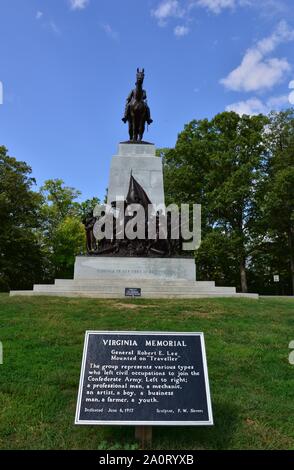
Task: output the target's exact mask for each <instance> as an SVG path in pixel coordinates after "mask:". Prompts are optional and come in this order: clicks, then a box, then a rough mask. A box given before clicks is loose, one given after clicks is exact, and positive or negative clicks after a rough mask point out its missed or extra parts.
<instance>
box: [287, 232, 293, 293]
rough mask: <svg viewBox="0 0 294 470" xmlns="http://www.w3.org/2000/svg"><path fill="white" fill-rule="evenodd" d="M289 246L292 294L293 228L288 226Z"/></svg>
mask: <svg viewBox="0 0 294 470" xmlns="http://www.w3.org/2000/svg"><path fill="white" fill-rule="evenodd" d="M288 240H289V248H290V272H291V282H292V295H294V246H293V245H294V244H293V230H292V229H291V228H290V230H289V232H288Z"/></svg>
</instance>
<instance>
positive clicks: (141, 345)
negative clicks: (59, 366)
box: [75, 331, 213, 425]
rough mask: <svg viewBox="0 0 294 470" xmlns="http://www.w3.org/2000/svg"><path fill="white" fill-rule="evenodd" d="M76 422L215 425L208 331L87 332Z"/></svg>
mask: <svg viewBox="0 0 294 470" xmlns="http://www.w3.org/2000/svg"><path fill="white" fill-rule="evenodd" d="M75 423H76V424H99V425H101V424H119V425H122V424H126V425H128V424H134V425H157V424H158V425H181V424H182V425H205V424H213V418H212V409H211V401H210V392H209V382H208V374H207V364H206V354H205V345H204V337H203V333H177V332H173V333H161V332H119V331H112V332H111V331H87V332H86V336H85V345H84V354H83V362H82V369H81V378H80V387H79V395H78V403H77V411H76V419H75Z"/></svg>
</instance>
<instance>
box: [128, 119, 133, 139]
mask: <svg viewBox="0 0 294 470" xmlns="http://www.w3.org/2000/svg"><path fill="white" fill-rule="evenodd" d="M129 136H130V140H132V139H133V126H132V119H129Z"/></svg>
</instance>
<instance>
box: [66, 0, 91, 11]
mask: <svg viewBox="0 0 294 470" xmlns="http://www.w3.org/2000/svg"><path fill="white" fill-rule="evenodd" d="M69 1H70V7H71V9H72V10H83V9H84V8H86V6H88V4H89V0H69Z"/></svg>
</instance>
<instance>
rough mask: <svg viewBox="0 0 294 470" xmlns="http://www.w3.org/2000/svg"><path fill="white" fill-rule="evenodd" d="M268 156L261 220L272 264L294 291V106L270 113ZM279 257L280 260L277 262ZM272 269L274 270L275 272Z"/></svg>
mask: <svg viewBox="0 0 294 470" xmlns="http://www.w3.org/2000/svg"><path fill="white" fill-rule="evenodd" d="M267 141H268V149H269V158H268V162H267V177H266V178H265V181H264V184H263V186H262V191H263V196H264V197H263V198H262V197H261V198H260V206H261V208H262V219H261V220H262V223H263V227H264V229H266V233H267V236H268V243H270V245H271V250H270V252H271V253H272V259H271V260H270V264H269V265H270V266H272V267H273V269H274V271H273V273H278V274H280V277H281V283H282V284H283V285H285V284H286V285H287V284H288V285H289V288H290V286H291V288H292V293H293V294H294V110H293V109H289V110H287V111H283V112H280V113H271V115H270V125H269V131H268V133H267ZM277 259H278V260H279V263H277ZM273 273H272V274H273Z"/></svg>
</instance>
